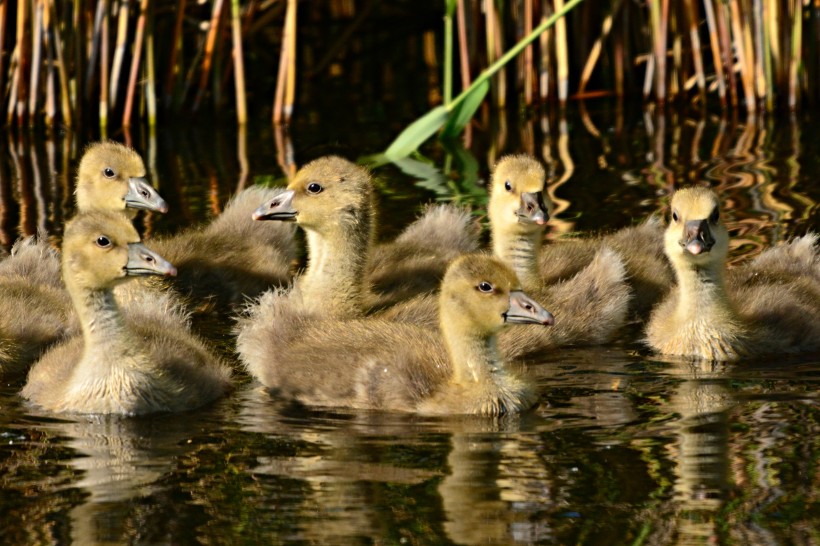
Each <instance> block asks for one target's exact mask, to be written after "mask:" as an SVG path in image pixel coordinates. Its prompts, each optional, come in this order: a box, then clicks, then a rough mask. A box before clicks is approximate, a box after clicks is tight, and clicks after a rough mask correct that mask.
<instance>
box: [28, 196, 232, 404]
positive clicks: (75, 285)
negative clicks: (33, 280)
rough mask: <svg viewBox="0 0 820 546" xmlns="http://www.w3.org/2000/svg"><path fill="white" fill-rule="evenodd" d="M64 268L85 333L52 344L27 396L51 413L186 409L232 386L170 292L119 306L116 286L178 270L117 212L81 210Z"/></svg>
mask: <svg viewBox="0 0 820 546" xmlns="http://www.w3.org/2000/svg"><path fill="white" fill-rule="evenodd" d="M62 270H63V278H64V280H65V284H66V287H67V289H68V292H69V294H70V296H71V301H72V303H73V305H74V307H75V309H76V312H77V315H78V316H79V320H80V324H81V328H82V335H80V336H76V337H74V338H72V339H69V340H66V341H64V342H61V343H59V344H57V345H55V346H54V347H52V348H51V349H49V350H48V351H47V352H46V353H45V354H44V355H43V356H42V358H40V360H38V361H37V362H36V363H35V364H34V366H33V367H32V368H31V370H30V371H29V375H28V379H27V382H26V385H25V387H24V388H23V390H22V392H21V394H22V396H23V397H24V398H26V399H28V400H29V401H31V402H32V403H33V404H35V405H37V406H39V407H41V408H43V409H46V410H51V411H55V412H74V413H101V414H123V415H137V414H145V413H152V412H161V411H183V410H187V409H191V408H195V407H198V406H201V405H203V404H206V403H208V402H210V401H212V400H215V399H216V398H218V397H219V396H221V395H222V394H224V393H225V392H226V391H227V390H228V389H229V388H230V376H231V372H230V369H229V368H228V367H227V366H226V365H225V364H224V363H222V362H221V361H220V360H219V359H218V358H216V357H214V356H213V355H212V354H211V353H210V352H209V351H208V350H207V349H206V348H205V346H204V344H203V343H202V342H201V341H200V340H199V339H198V338H196V337H195V336H193V335H192V334H191V333H190V332H189V330H188V324H187V321H186V317H185V314H184V313H183V312H182V311H181V310H180V309H179V308H178V307H175V305H174V302H173V300H172V299H167V300H165V301H163V300H161V299H158V298H157V297H156V295H155V294H150V295H148V297H147V298H145V300H144V301H143V302H141V305H135V304H132V305H130V306H129V308H128V311H129V313H128V314H127V315H126V314H124V313H122V312H121V309H120V305H119V304H118V302H117V301H116V299H115V297H114V287H115V286H117V285H118V284H121V283H123V282H126V281H127V280H128V279H130V278H131V277H134V276H142V275H174V274H176V270H175V268H174V267H173V266H172V265H171V264H170V263H168V262H167V261H166V260H165V259H164V258H162V257H161V256H160V255H158V254H157V253H155V252H153V251H151V250H149V249H148V248H146V247H145V246H144V245H143V244H141V243H140V238H139V235H138V233H137V231H136V230H135V229H134V227H133V226H132V225H131V223H130V222H129V221H128V219H127V218H126V217H125V216H124V215H122V214H120V213H112V212H106V211H92V212H85V213H80V214H79V215H77V216H76V217H75V218H73V219H72V220H71V221H69V222H68V224H67V225H66V228H65V233H64V236H63V246H62Z"/></svg>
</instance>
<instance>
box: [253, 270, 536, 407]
mask: <svg viewBox="0 0 820 546" xmlns="http://www.w3.org/2000/svg"><path fill="white" fill-rule="evenodd" d="M264 298H265V299H268V300H269V301H268V302H266V303H267V304H266V305H265V306H264V308H266V309H274V310H275V311H276V313H277V315H278V320H274V321H272V322H267V323H263V322H261V321H259V320H255V317H253V316H250V317H247V318H245V319H241V320H240V323H239V335H238V339H237V348H238V351H239V354H240V358H241V359H242V361H243V363H244V365H245V366H246V368H247V370H248V372H249V373H250V374H251V375H253V376H254V377H255V378H257V379H258V380H259V381H260V382H261V383H262V384H263V385H264V386H266V387H267V388H269V389H271V390H272V391H273V392H274V393H275V394H276V395H278V396H281V397H284V398H287V399H293V400H297V401H299V402H301V403H303V404H308V405H319V406H344V407H351V408H358V409H372V410H387V411H401V412H414V413H421V414H478V415H500V414H504V413H510V412H517V411H523V410H525V409H527V408H529V407H531V406H532V405H534V404H535V403H536V401H537V396H536V393H535V390H534V387H533V384H532V382H531V381H530V380H528V379H527V378H526V376H524V375H523V374H521V373H519V371H518V370H516V369H515V367H513V366H510V365H508V364H507V363H506V362H505V360H504V358H503V357H502V356H501V354H500V352H499V351H498V349H497V345H496V334H497V333H498V331H500V330H501V329H502V327H503V326H504V325H505V323H537V324H541V325H548V324H551V323H552V316H551V315H550V314H549V313H548V312H546V311H544V310H543V308H541V307H540V306H539V305H538V304H536V303H535V302H534V301H533V300H531V299H530V298H529V297H527V296H526V295H524V294H523V292H521V291H520V286H519V283H518V280H517V278H516V277H515V274H514V273H513V272H512V271H511V270H510V269H509V268H508V267H506V266H504V265H503V264H502V263H501V262H499V261H497V260H495V259H493V258H490V257H487V256H480V255H467V256H463V257H461V258H458V259H457V260H455V261H454V262H453V263H452V264H451V265H450V267H449V268H448V270H447V273H446V275H445V277H444V280H443V283H442V289H441V294H440V295H439V302H440V306H441V309H440V315H441V317H442V318H441V329H440V332H436V331H433V330H431V329H428V328H422V327H418V326H415V325H411V324H398V323H395V322H391V321H388V320H384V319H380V318H366V319H358V320H347V321H339V320H333V319H332V318H328V317H324V316H323V315H322V313H321V310H315V309H314V310H307V309H306V308H305V307H304V306H298V305H294V304H293V301H292V299H289V298H287V297H286V296H283V295H282V294H276V293H268V294H266V295H265V296H264ZM542 327H543V326H542Z"/></svg>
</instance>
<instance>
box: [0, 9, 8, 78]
mask: <svg viewBox="0 0 820 546" xmlns="http://www.w3.org/2000/svg"><path fill="white" fill-rule="evenodd" d="M7 10H8V2H7V1H6V0H0V90H2V89H5V88H6V86H5V83H6V72H5V70H4V61H5V58H6V55H5V51H6V47H5V45H6V15H7Z"/></svg>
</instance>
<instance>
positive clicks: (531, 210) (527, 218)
mask: <svg viewBox="0 0 820 546" xmlns="http://www.w3.org/2000/svg"><path fill="white" fill-rule="evenodd" d="M516 214H518V220H519V221H521V222H524V223H531V224H538V225H539V226H543V225H546V223H547V221H548V220H549V219H550V213H549V212H548V211H547V206H546V205H545V204H544V194H543V193H542V192H540V191H535V192H530V193H522V194H521V207H519V209H518V210H517V211H516Z"/></svg>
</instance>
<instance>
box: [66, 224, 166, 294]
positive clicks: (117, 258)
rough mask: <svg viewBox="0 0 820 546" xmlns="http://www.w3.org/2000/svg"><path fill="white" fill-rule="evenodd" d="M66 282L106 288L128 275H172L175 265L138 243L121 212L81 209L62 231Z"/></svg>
mask: <svg viewBox="0 0 820 546" xmlns="http://www.w3.org/2000/svg"><path fill="white" fill-rule="evenodd" d="M63 275H64V277H65V278H66V282H69V283H71V284H73V285H75V286H79V287H81V288H84V289H88V290H103V289H109V288H112V287H113V286H115V285H116V284H119V283H120V282H122V281H123V280H124V279H126V278H127V277H129V276H141V275H176V269H175V268H174V266H173V265H171V264H170V263H168V262H167V261H166V260H165V259H164V258H163V257H162V256H160V255H159V254H157V253H156V252H154V251H152V250H149V249H148V248H146V247H145V246H144V245H143V244H142V243H140V237H139V234H138V233H137V230H135V229H134V226H133V225H132V224H131V222H130V221H129V220H128V218H126V216H125V215H123V214H122V213H117V212H111V211H89V212H82V213H80V214H78V215H77V216H76V217H74V218H73V219H72V220H71V221H69V222H68V223H67V224H66V228H65V233H64V234H63Z"/></svg>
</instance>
